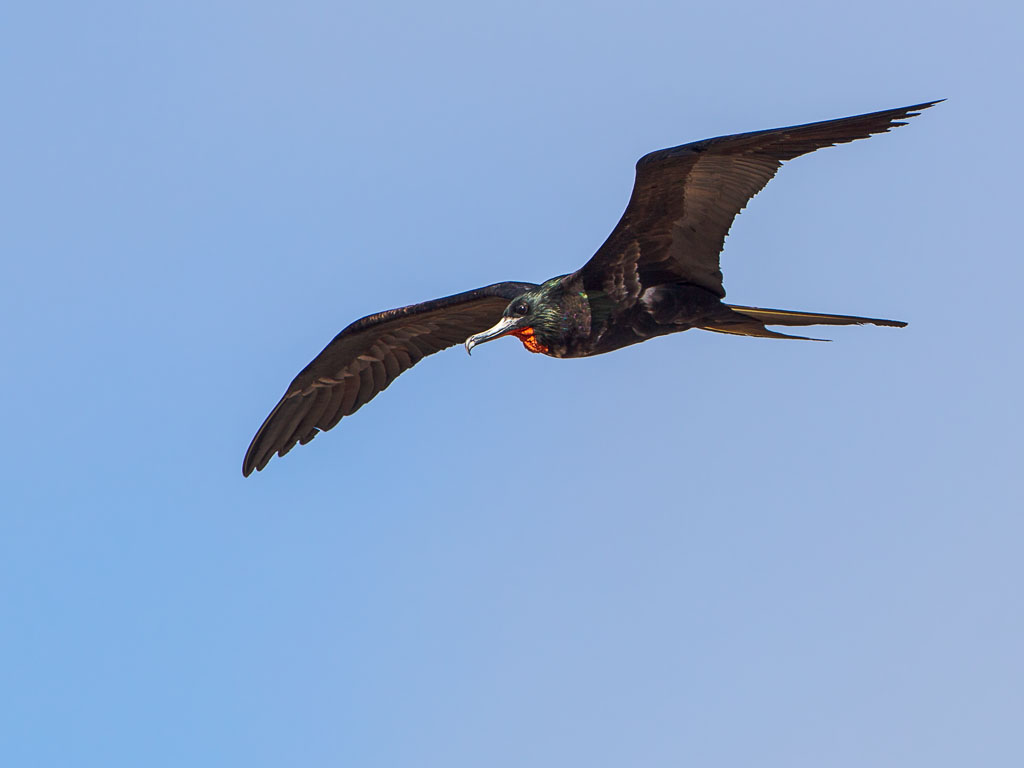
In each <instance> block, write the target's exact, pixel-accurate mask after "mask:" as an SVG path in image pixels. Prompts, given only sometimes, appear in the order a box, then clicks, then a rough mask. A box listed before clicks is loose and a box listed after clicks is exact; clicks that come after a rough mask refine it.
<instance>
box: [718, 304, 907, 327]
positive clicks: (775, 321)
mask: <svg viewBox="0 0 1024 768" xmlns="http://www.w3.org/2000/svg"><path fill="white" fill-rule="evenodd" d="M727 306H728V307H729V309H731V310H732V311H733V312H739V313H741V314H744V315H747V316H749V317H752V318H754V319H755V320H760V321H761V322H762V323H764V324H766V325H864V324H865V323H867V324H869V325H887V326H890V327H893V328H902V327H903V326H905V325H906V323H904V322H902V321H900V320H882V319H880V318H877V317H856V316H854V315H823V314H819V313H817V312H791V311H789V310H785V309H761V308H759V307H741V306H739V305H738V304H728V305H727Z"/></svg>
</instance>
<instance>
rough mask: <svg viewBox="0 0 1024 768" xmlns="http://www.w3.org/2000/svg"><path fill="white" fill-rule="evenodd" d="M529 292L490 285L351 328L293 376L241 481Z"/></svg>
mask: <svg viewBox="0 0 1024 768" xmlns="http://www.w3.org/2000/svg"><path fill="white" fill-rule="evenodd" d="M535 287H536V285H535V284H533V283H517V282H505V283H495V284H494V285H488V286H486V287H484V288H478V289H477V290H475V291H466V292H465V293H459V294H455V295H454V296H447V297H445V298H442V299H435V300H434V301H428V302H424V303H422V304H413V305H410V306H408V307H399V308H398V309H389V310H387V311H386V312H378V313H377V314H374V315H369V316H367V317H364V318H362V319H360V320H357V321H355V322H354V323H352V324H351V325H350V326H348V328H346V329H345V330H343V331H342V332H341V333H339V334H338V335H337V336H335V337H334V340H333V341H331V343H330V344H328V345H327V346H326V347H325V348H324V350H323V351H322V352H321V353H320V354H319V355H317V356H316V358H314V360H313V361H312V362H311V363H310V364H309V365H307V366H306V367H305V368H304V369H303V370H302V372H301V373H299V375H298V376H296V377H295V380H294V381H293V382H292V383H291V385H290V386H289V387H288V390H287V391H286V392H285V394H284V397H282V398H281V400H280V402H279V403H278V404H277V406H276V407H275V408H274V410H273V411H271V413H270V415H269V416H268V417H267V419H266V421H264V422H263V425H262V426H261V427H260V428H259V431H258V432H257V433H256V436H255V437H254V438H253V440H252V443H251V444H250V445H249V450H248V451H247V452H246V454H245V460H244V461H243V463H242V474H243V475H245V476H247V477H248V476H249V475H250V474H252V472H253V471H254V470H255V471H258V470H261V469H263V468H264V467H265V466H266V465H267V462H269V461H270V459H271V458H272V457H273V456H274V454H277V455H278V456H284V455H285V454H286V453H288V451H290V450H291V449H292V448H294V447H295V445H296V444H297V443H301V444H305V443H307V442H309V441H310V440H312V439H313V438H314V437H315V436H316V435H317V433H319V432H321V431H326V430H328V429H331V428H332V427H334V426H335V425H337V423H338V422H339V421H340V420H341V419H342V418H343V417H345V416H349V415H351V414H353V413H355V412H356V411H357V410H359V408H361V407H362V406H363V405H365V404H366V403H368V402H369V401H370V400H372V399H373V398H374V397H376V396H377V394H379V393H380V392H382V391H383V390H384V389H386V388H387V387H388V386H389V385H390V384H391V382H392V381H394V380H395V379H396V378H397V377H398V376H399V375H400V374H402V373H403V372H404V371H407V370H408V369H409V368H411V367H412V366H414V365H415V364H416V363H418V362H419V361H420V360H422V359H423V358H424V357H426V356H427V355H432V354H434V353H435V352H439V351H440V350H442V349H445V348H446V347H450V346H452V345H453V344H458V343H460V342H462V341H465V340H466V339H467V338H468V337H469V336H470V335H472V334H473V333H476V332H478V331H481V330H483V329H485V328H488V327H490V326H491V325H494V323H496V322H497V321H498V318H500V317H501V314H502V312H503V311H504V310H505V307H506V306H507V305H508V303H509V301H511V300H512V299H514V298H515V297H516V296H518V295H520V294H521V293H523V292H524V291H526V290H529V289H531V288H535Z"/></svg>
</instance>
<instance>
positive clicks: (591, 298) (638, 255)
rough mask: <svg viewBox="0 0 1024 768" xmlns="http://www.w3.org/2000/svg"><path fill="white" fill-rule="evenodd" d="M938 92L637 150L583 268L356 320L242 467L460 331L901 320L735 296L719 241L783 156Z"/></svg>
mask: <svg viewBox="0 0 1024 768" xmlns="http://www.w3.org/2000/svg"><path fill="white" fill-rule="evenodd" d="M937 103H938V101H931V102H926V103H924V104H915V105H913V106H910V107H902V108H900V109H888V110H884V111H881V112H872V113H870V114H866V115H857V116H855V117H843V118H839V119H837V120H826V121H823V122H819V123H808V124H806V125H796V126H790V127H788V128H773V129H770V130H766V131H755V132H753V133H739V134H735V135H732V136H719V137H718V138H714V139H705V140H704V141H696V142H693V143H691V144H683V145H682V146H679V147H673V148H671V149H662V150H659V151H657V152H651V153H650V154H648V155H645V156H644V157H642V158H640V160H639V161H638V162H637V164H636V181H635V182H634V185H633V194H632V195H631V196H630V198H629V203H628V204H627V205H626V210H625V212H624V213H623V214H622V218H621V219H620V220H619V223H618V224H617V225H616V226H615V229H613V230H612V233H611V234H610V235H609V236H608V239H607V240H606V241H605V242H604V244H603V245H602V246H601V247H600V248H598V250H597V253H595V254H594V256H593V257H592V258H591V259H590V261H588V262H587V263H586V264H584V265H583V266H582V267H581V268H580V269H578V270H577V271H576V272H573V273H572V274H569V275H562V276H560V277H554V278H551V279H550V280H547V281H546V282H544V283H541V284H540V285H537V284H535V283H517V282H505V283H495V284H493V285H488V286H486V287H484V288H477V289H476V290H474V291H466V292H465V293H457V294H455V295H454V296H447V297H445V298H442V299H435V300H433V301H426V302H423V303H422V304H412V305H410V306H407V307H400V308H398V309H389V310H387V311H386V312H379V313H377V314H375V315H369V316H368V317H364V318H362V319H361V320H356V321H355V322H354V323H352V324H351V325H350V326H348V327H347V328H346V329H345V330H343V331H342V332H341V333H339V334H338V335H337V336H335V337H334V340H333V341H331V343H330V344H328V345H327V346H326V347H325V348H324V350H323V352H321V353H320V354H319V355H317V356H316V357H315V358H314V359H313V361H312V362H311V363H310V364H309V365H307V366H306V367H305V368H303V369H302V371H301V372H300V373H299V375H298V376H296V377H295V380H294V381H293V382H292V383H291V384H290V385H289V387H288V390H287V391H286V392H285V394H284V397H282V398H281V401H280V402H279V403H278V404H277V405H276V406H275V407H274V410H273V411H271V413H270V415H269V416H268V417H267V419H266V421H264V422H263V425H262V426H261V427H260V428H259V431H258V432H257V433H256V436H255V437H254V438H253V440H252V444H251V445H250V446H249V450H248V451H246V454H245V460H244V462H243V464H242V474H243V475H245V476H246V477H248V476H249V475H250V474H252V472H253V470H261V469H263V468H264V467H265V466H266V465H267V462H269V461H270V459H271V457H272V456H273V455H274V454H275V453H276V454H277V455H278V456H284V455H285V454H286V453H288V451H290V450H291V449H292V448H293V447H295V445H296V443H298V444H301V445H304V444H306V443H308V442H309V441H310V440H312V439H313V438H314V437H315V436H316V435H317V433H318V432H322V431H326V430H328V429H331V428H332V427H333V426H334V425H335V424H337V423H338V421H339V420H340V419H341V418H342V417H343V416H349V415H351V414H353V413H355V412H356V411H357V410H359V408H361V407H362V406H363V405H365V404H366V403H368V402H369V401H370V400H372V399H373V398H374V397H376V395H377V394H378V393H379V392H381V391H382V390H384V389H386V388H387V387H388V385H389V384H391V382H392V381H394V379H395V377H397V376H398V375H399V374H400V373H402V372H403V371H406V370H408V369H409V368H411V367H412V366H414V365H415V364H416V363H418V362H419V361H420V360H422V359H423V358H424V357H426V356H427V355H432V354H434V353H435V352H440V351H441V350H442V349H445V348H447V347H450V346H453V345H455V344H459V343H465V346H466V351H467V352H468V351H471V350H472V349H473V348H474V347H476V346H477V345H479V344H483V343H484V342H485V341H492V340H493V339H497V338H500V337H502V336H515V337H516V338H518V339H519V340H520V341H521V342H522V343H523V345H524V346H525V347H526V348H527V349H528V350H529V351H531V352H539V353H542V354H545V355H550V356H551V357H588V356H590V355H600V354H603V353H605V352H611V351H613V350H616V349H620V348H621V347H625V346H628V345H630V344H636V343H638V342H641V341H646V340H647V339H651V338H654V337H655V336H664V335H665V334H668V333H677V332H679V331H686V330H689V329H691V328H700V329H702V330H705V331H715V332H717V333H729V334H736V335H740V336H760V337H764V338H773V339H807V338H808V337H806V336H790V335H787V334H784V333H779V332H777V331H772V330H769V329H768V328H766V327H765V326H768V325H781V326H798V327H799V326H808V325H853V324H860V323H871V324H872V325H887V326H896V327H901V326H904V325H906V323H902V322H899V321H897V320H881V319H878V318H871V317H854V316H850V315H826V314H818V313H814V312H791V311H788V310H781V309H763V308H759V307H745V306H740V305H737V304H726V303H724V302H723V301H722V299H723V298H725V288H724V287H723V286H722V271H721V268H720V267H719V254H720V253H721V251H722V246H723V244H724V242H725V236H726V234H728V232H729V227H730V226H731V225H732V221H733V219H734V218H736V214H738V213H739V212H740V211H741V210H742V209H743V208H744V206H746V204H747V202H748V201H749V200H750V198H752V197H753V196H754V195H756V194H757V193H758V192H760V191H761V189H763V188H764V185H765V184H767V183H768V182H769V181H770V180H771V178H772V177H773V176H774V175H775V173H776V172H777V171H778V170H779V168H780V167H781V165H782V163H783V161H785V160H792V159H793V158H794V157H799V156H800V155H805V154H807V153H809V152H813V151H814V150H816V149H821V148H822V147H830V146H832V145H834V144H843V143H846V142H849V141H855V140H856V139H864V138H867V137H869V136H871V135H873V134H876V133H884V132H886V131H888V130H889V129H890V128H893V127H895V126H898V125H905V123H904V122H902V121H903V120H905V119H907V118H910V117H914V116H916V115H918V114H920V111H921V110H923V109H927V108H928V107H931V106H933V105H935V104H937Z"/></svg>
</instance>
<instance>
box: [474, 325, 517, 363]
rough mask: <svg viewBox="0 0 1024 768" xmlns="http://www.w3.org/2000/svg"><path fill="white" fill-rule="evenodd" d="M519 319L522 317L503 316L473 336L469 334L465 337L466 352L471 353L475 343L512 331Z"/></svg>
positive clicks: (481, 342)
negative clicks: (491, 325) (494, 323)
mask: <svg viewBox="0 0 1024 768" xmlns="http://www.w3.org/2000/svg"><path fill="white" fill-rule="evenodd" d="M520 320H522V318H519V317H503V318H501V320H499V321H498V322H497V324H496V325H494V326H493V327H492V328H488V329H487V330H486V331H484V332H483V333H478V334H476V335H475V336H470V337H469V338H468V339H466V352H467V353H469V354H473V347H475V346H476V345H477V344H483V343H484V342H485V341H491V340H493V339H497V338H498V337H500V336H505V335H506V334H509V333H512V331H514V330H515V329H516V327H517V326H518V325H519V322H520Z"/></svg>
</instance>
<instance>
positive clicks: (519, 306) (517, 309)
mask: <svg viewBox="0 0 1024 768" xmlns="http://www.w3.org/2000/svg"><path fill="white" fill-rule="evenodd" d="M512 314H513V315H518V316H519V317H523V316H524V315H528V314H530V305H529V304H527V303H526V302H525V301H517V302H516V304H515V306H513V307H512Z"/></svg>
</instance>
